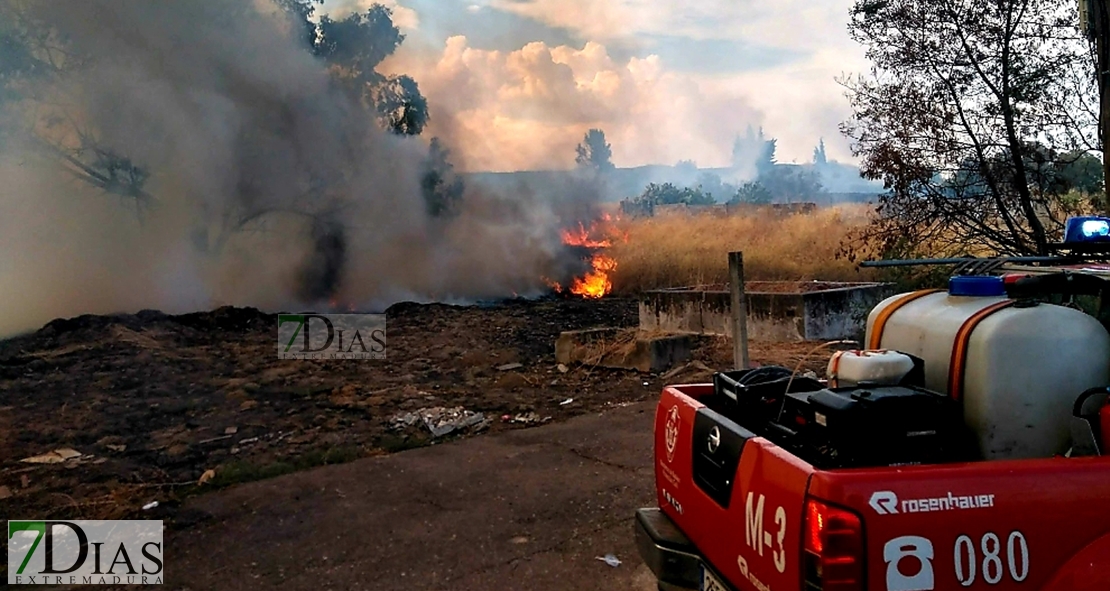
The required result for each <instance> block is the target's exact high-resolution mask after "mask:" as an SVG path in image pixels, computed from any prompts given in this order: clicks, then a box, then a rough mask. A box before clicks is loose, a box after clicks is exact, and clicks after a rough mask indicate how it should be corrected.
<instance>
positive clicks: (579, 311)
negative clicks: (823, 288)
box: [0, 298, 824, 525]
mask: <svg viewBox="0 0 1110 591" xmlns="http://www.w3.org/2000/svg"><path fill="white" fill-rule="evenodd" d="M387 316H388V345H389V349H388V357H389V358H388V360H385V361H353V360H352V361H283V360H280V359H278V358H277V356H276V340H275V339H276V316H274V315H268V314H265V313H262V312H259V311H257V310H254V309H250V308H246V309H244V308H221V309H218V310H215V311H212V312H205V313H194V314H186V315H180V316H168V315H164V314H161V313H159V312H140V313H138V314H135V315H119V316H82V317H78V318H73V319H60V320H55V321H53V322H50V323H49V324H47V325H46V326H45V327H43V328H42V329H40V330H38V331H36V332H34V333H31V334H29V335H25V336H21V337H18V338H14V339H10V340H7V341H2V342H0V449H3V450H4V453H3V454H0V462H2V463H0V506H3V507H4V508H5V509H4V513H5V514H6V515H8V516H10V517H12V518H21V516H22V517H27V516H36V517H37V518H122V517H128V516H136V515H143V516H145V517H155V518H162V519H168V520H170V521H171V522H175V521H176V522H177V523H178V525H185V524H187V522H188V517H187V516H186V515H180V514H178V512H177V511H176V508H177V506H178V505H179V504H180V501H181V500H182V499H184V498H185V497H187V496H189V495H194V494H200V493H203V492H205V491H208V490H215V489H217V488H221V487H226V486H229V485H233V484H235V483H239V482H246V481H250V480H257V479H262V478H267V477H272V476H276V475H279V474H282V473H286V472H292V471H297V470H302V469H307V468H310V467H313V466H318V465H323V464H331V463H340V462H346V461H351V460H354V459H357V458H361V457H368V456H374V455H382V454H387V453H393V452H397V451H401V450H404V449H409V448H414V447H421V446H425V445H430V444H437V443H441V442H446V441H450V440H452V439H456V438H459V437H466V436H472V435H477V434H481V433H485V432H495V431H500V430H505V429H519V428H527V427H530V426H535V425H539V424H544V423H547V422H554V421H561V420H565V419H567V418H569V417H572V416H575V415H580V414H583V413H590V412H595V411H598V410H600V409H604V408H606V407H609V406H612V405H620V404H626V403H630V402H636V401H643V400H650V399H652V398H654V397H655V396H657V395H658V392H659V390H660V389H661V387H662V386H663V385H664V383H674V382H691V381H703V380H707V379H708V378H709V377H710V371H708V370H707V369H706V368H711V369H717V368H724V367H728V366H729V365H730V359H731V349H730V346H729V343H728V342H726V341H723V340H720V339H712V338H704V339H701V340H699V341H697V346H696V348H695V350H694V359H695V360H696V362H697V363H693V364H690V365H687V366H685V367H684V368H678V369H676V370H674V371H672V372H670V373H669V374H665V376H661V375H651V374H642V373H638V372H635V371H622V370H613V369H603V368H595V367H586V366H572V367H566V366H559V365H558V364H557V363H556V361H555V358H554V352H553V343H554V341H555V338H556V337H557V336H558V334H559V333H560V332H561V331H564V330H573V329H582V328H591V327H599V326H635V325H636V324H637V312H636V302H635V301H634V300H630V299H622V298H606V299H602V300H597V301H587V300H579V299H554V298H552V299H542V300H523V299H519V300H508V301H503V302H498V303H495V304H490V305H484V306H447V305H440V304H432V305H420V304H398V305H395V306H393V307H392V308H390V309H389V310H388V311H387ZM811 348H812V345H810V344H800V343H799V344H770V343H758V342H755V343H752V345H751V350H752V357H753V359H754V360H755V361H756V362H761V363H778V364H788V365H791V366H793V365H794V364H796V363H798V362H799V361H801V360H802V359H803V358H804V357H805V354H806V353H807V352H808V351H809V350H810V349H811ZM823 360H824V357H823V356H820V355H815V356H813V357H812V358H810V359H808V360H807V361H806V363H805V367H806V368H807V369H815V370H820V369H821V366H822V365H823ZM433 430H434V431H435V434H433ZM78 454H79V455H78ZM28 460H31V461H28ZM154 502H157V503H158V505H157V506H156V507H151V504H153V503H154ZM144 506H147V507H148V509H145V510H144V509H143V507H144Z"/></svg>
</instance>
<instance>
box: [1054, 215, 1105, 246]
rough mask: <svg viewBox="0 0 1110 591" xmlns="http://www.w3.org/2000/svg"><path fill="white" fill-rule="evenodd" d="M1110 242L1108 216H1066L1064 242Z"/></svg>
mask: <svg viewBox="0 0 1110 591" xmlns="http://www.w3.org/2000/svg"><path fill="white" fill-rule="evenodd" d="M1084 242H1110V218H1105V217H1098V216H1078V217H1073V218H1068V221H1067V224H1066V225H1065V227H1064V243H1065V244H1077V243H1084Z"/></svg>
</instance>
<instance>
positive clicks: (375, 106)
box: [278, 0, 429, 135]
mask: <svg viewBox="0 0 1110 591" xmlns="http://www.w3.org/2000/svg"><path fill="white" fill-rule="evenodd" d="M321 1H322V0H279V3H278V5H279V6H280V7H281V8H282V9H283V10H285V13H286V15H287V16H288V17H289V19H290V20H291V22H292V23H293V26H294V27H295V30H298V31H304V33H303V38H304V39H305V41H306V45H307V46H308V48H309V49H310V50H311V51H312V53H313V54H314V55H316V56H318V57H320V58H322V59H324V60H325V61H326V62H327V63H328V64H329V65H330V66H332V68H331V70H332V73H333V74H334V75H335V76H336V78H337V79H338V80H340V81H341V82H342V83H343V84H344V87H345V88H346V89H347V91H348V92H349V93H351V94H352V95H353V96H354V97H355V98H356V99H358V100H359V101H360V102H361V103H362V104H363V106H365V107H366V108H367V109H368V110H371V111H373V112H374V113H375V114H376V115H377V117H378V118H379V121H381V123H382V125H383V126H384V127H385V128H387V129H389V130H390V131H392V132H394V133H396V134H399V135H419V134H420V133H421V132H422V131H423V130H424V127H425V125H427V122H428V117H429V115H428V101H427V100H426V99H425V98H424V96H423V95H422V94H421V93H420V88H419V86H418V85H417V83H416V81H415V80H413V79H412V78H411V77H409V76H404V75H400V76H386V75H384V74H380V73H378V72H377V70H376V68H377V67H378V66H379V65H380V64H381V63H382V61H383V60H385V58H387V57H389V56H391V55H393V53H394V52H395V51H397V48H398V47H400V46H401V44H402V43H403V42H404V41H405V36H404V34H402V33H401V30H400V29H399V28H397V26H396V25H395V24H394V23H393V11H392V9H390V8H389V7H387V6H383V5H381V4H373V5H371V6H370V8H368V9H367V10H366V11H365V12H355V13H352V14H350V15H348V16H347V17H345V18H343V19H341V20H333V19H332V18H331V17H329V16H327V15H323V16H321V17H320V23H319V25H316V24H315V23H313V22H312V20H311V19H312V16H313V15H314V14H315V10H316V9H315V4H318V3H321Z"/></svg>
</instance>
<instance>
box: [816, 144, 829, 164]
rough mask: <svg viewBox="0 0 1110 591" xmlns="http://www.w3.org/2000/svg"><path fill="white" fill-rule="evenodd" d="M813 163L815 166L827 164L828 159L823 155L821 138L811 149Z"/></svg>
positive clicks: (823, 145)
mask: <svg viewBox="0 0 1110 591" xmlns="http://www.w3.org/2000/svg"><path fill="white" fill-rule="evenodd" d="M813 163H814V164H815V165H817V166H824V165H826V164H828V163H829V157H828V156H827V155H826V154H825V138H821V142H820V143H819V144H817V147H816V148H814V149H813Z"/></svg>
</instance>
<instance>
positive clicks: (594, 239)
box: [543, 213, 628, 299]
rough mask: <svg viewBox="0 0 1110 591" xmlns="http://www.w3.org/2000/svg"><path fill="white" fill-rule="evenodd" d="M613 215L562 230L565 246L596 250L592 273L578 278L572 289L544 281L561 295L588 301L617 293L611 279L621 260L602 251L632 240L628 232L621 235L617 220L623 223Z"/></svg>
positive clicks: (550, 281) (592, 259)
mask: <svg viewBox="0 0 1110 591" xmlns="http://www.w3.org/2000/svg"><path fill="white" fill-rule="evenodd" d="M619 219H620V218H619V217H618V218H614V217H613V216H612V215H610V214H607V213H606V214H603V215H602V216H601V217H599V218H597V219H596V220H595V221H594V222H593V223H591V224H590V225H589V226H588V227H587V226H586V225H585V224H583V223H582V222H579V223H578V225H577V227H574V228H568V229H565V230H563V231H562V239H563V244H566V245H567V246H577V247H581V248H586V249H589V250H591V251H594V254H593V255H592V257H591V258H590V271H588V272H587V273H586V274H585V275H584V276H582V277H576V278H575V279H574V280H573V281H572V282H571V285H570V288H569V289H564V288H563V286H562V285H560V284H559V283H557V282H555V281H552V280H551V279H548V278H544V279H543V281H544V283H546V284H547V285H548V286H550V287H551V288H552V289H554V290H555V291H556V292H558V293H564V292H568V291H569V292H570V293H572V294H574V295H577V296H580V297H584V298H594V299H596V298H601V297H604V296H606V295H608V294H609V293H610V292H612V291H613V283H612V281H611V280H610V276H611V275H612V273H613V271H615V270H616V269H617V261H616V259H614V258H613V257H611V256H607V255H605V254H603V253H601V252H597V251H602V250H605V249H607V248H610V247H612V246H613V242H614V241H616V240H621V241H624V242H627V241H628V235H627V233H626V232H621V231H620V229H619V228H618V227H617V225H616V224H615V223H614V222H615V221H619Z"/></svg>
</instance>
